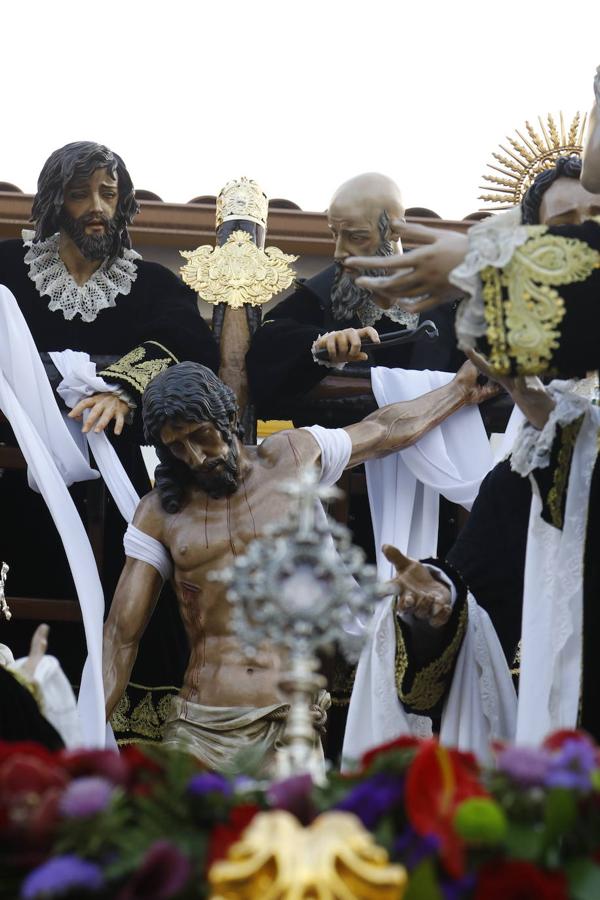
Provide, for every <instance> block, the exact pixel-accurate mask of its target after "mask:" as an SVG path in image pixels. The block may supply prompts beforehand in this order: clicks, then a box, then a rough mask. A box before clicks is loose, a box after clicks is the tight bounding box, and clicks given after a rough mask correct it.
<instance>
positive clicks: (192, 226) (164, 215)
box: [0, 191, 473, 258]
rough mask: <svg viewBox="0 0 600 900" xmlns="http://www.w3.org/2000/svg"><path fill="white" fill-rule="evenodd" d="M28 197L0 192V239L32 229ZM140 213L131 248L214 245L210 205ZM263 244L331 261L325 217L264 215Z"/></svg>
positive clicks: (444, 224) (147, 205)
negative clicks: (148, 245)
mask: <svg viewBox="0 0 600 900" xmlns="http://www.w3.org/2000/svg"><path fill="white" fill-rule="evenodd" d="M32 200H33V196H32V195H31V194H17V193H12V192H10V191H0V239H2V238H15V237H20V235H21V230H22V229H23V228H31V227H32V226H31V223H30V222H29V216H30V215H31V203H32ZM140 206H141V211H140V213H139V215H138V216H136V219H135V222H134V224H133V226H132V228H131V236H132V238H133V243H134V246H135V244H136V243H138V244H156V245H158V246H163V247H176V248H177V249H179V250H194V249H195V248H196V247H198V246H199V245H200V244H214V240H215V204H214V203H163V202H162V201H158V200H142V201H141V204H140ZM408 221H409V222H413V223H415V224H420V225H431V226H433V227H435V228H450V229H454V230H455V231H466V230H467V229H468V228H470V227H471V225H473V222H472V221H455V220H450V219H422V218H409V219H408ZM268 224H269V228H268V234H267V245H269V244H274V245H275V246H277V247H279V248H280V249H281V250H283V251H284V252H286V253H297V254H299V255H303V256H304V255H309V256H325V257H329V258H331V256H332V251H333V246H334V243H333V241H332V239H331V234H330V232H329V229H328V227H327V217H326V215H325V213H319V212H305V211H304V210H299V209H273V210H271V211H270V212H269V223H268Z"/></svg>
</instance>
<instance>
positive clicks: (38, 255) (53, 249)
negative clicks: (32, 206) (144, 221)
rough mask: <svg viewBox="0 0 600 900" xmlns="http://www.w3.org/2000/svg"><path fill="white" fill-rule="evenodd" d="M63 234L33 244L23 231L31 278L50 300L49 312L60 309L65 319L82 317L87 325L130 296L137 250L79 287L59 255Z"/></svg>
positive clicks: (28, 235) (117, 260)
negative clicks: (117, 300) (119, 298)
mask: <svg viewBox="0 0 600 900" xmlns="http://www.w3.org/2000/svg"><path fill="white" fill-rule="evenodd" d="M58 240H59V235H58V233H57V234H53V235H52V237H49V238H47V239H46V240H45V241H39V242H37V243H35V244H34V243H33V242H32V233H31V232H30V231H24V232H23V242H24V244H25V246H26V247H29V250H28V251H27V253H26V254H25V262H26V263H27V264H28V265H29V277H30V278H31V280H32V281H33V282H34V284H35V286H36V288H37V290H38V292H39V293H40V294H41V296H42V297H44V296H46V297H50V303H49V304H48V309H49V310H51V312H55V311H56V310H57V309H59V310H60V311H61V312H62V314H63V316H64V317H65V319H73V318H74V317H75V316H76V315H78V314H79V315H80V316H81V319H82V321H83V322H93V321H94V319H95V318H96V316H97V315H98V313H99V312H100V311H101V310H103V309H108V307H111V306H116V303H115V297H116V296H117V294H128V293H129V292H130V290H131V285H132V283H133V282H134V281H135V279H136V278H137V268H136V265H135V260H136V259H141V256H140V254H139V253H136V252H135V250H127V249H124V250H123V256H122V257H119V258H118V259H116V260H115V262H114V263H113V264H112V266H111V267H110V269H107V268H106V265H105V263H103V264H102V265H101V266H100V268H99V269H97V270H96V271H95V272H94V274H93V275H92V276H91V278H89V279H88V280H87V281H86V283H85V284H84V285H81V286H80V285H78V284H77V282H76V281H75V280H74V278H73V277H72V275H70V274H69V271H68V269H67V267H66V266H65V264H64V262H63V261H62V259H61V258H60V256H59V253H58Z"/></svg>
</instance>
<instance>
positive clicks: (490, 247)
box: [449, 206, 528, 350]
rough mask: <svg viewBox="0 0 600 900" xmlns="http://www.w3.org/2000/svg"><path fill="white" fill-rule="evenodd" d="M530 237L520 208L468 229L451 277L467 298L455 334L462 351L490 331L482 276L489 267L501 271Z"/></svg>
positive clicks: (457, 315) (459, 311) (460, 312)
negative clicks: (464, 251)
mask: <svg viewBox="0 0 600 900" xmlns="http://www.w3.org/2000/svg"><path fill="white" fill-rule="evenodd" d="M527 237H528V232H527V227H526V226H525V225H521V207H520V206H516V207H515V208H514V209H510V210H508V212H506V213H503V214H502V215H500V216H491V217H490V218H489V219H485V220H484V221H483V222H480V223H479V224H477V225H473V227H472V228H470V229H469V231H468V238H469V250H468V252H467V255H466V256H465V258H464V260H463V262H462V263H461V264H460V265H459V266H457V267H456V268H455V269H454V270H453V271H452V272H451V273H450V275H449V280H450V281H451V282H452V284H454V285H455V286H456V287H457V288H459V289H460V290H461V291H462V292H463V293H464V294H465V295H466V297H465V299H464V300H463V301H462V303H461V304H460V306H459V308H458V312H457V314H456V334H457V336H458V342H459V347H460V348H461V349H463V350H464V349H472V348H474V347H475V344H476V341H477V339H478V338H480V337H482V336H483V335H484V334H485V332H486V329H487V323H486V320H485V313H484V307H483V296H482V293H481V278H480V277H479V273H480V272H481V270H482V269H485V268H486V267H487V266H494V268H496V269H501V268H502V267H503V266H505V265H506V264H507V263H508V262H509V261H510V259H511V258H512V255H513V253H514V252H515V249H516V248H517V247H520V246H521V244H524V243H525V241H526V240H527Z"/></svg>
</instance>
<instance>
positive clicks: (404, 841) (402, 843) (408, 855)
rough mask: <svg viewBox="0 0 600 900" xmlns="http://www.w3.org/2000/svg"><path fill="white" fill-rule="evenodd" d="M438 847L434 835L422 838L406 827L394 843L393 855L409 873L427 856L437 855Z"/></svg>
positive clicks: (437, 840)
mask: <svg viewBox="0 0 600 900" xmlns="http://www.w3.org/2000/svg"><path fill="white" fill-rule="evenodd" d="M439 847H440V840H439V838H438V837H436V835H434V834H427V835H425V836H422V835H420V834H417V832H416V831H414V830H413V829H412V828H411V827H410V825H408V826H407V827H406V829H405V831H403V832H402V834H401V835H400V837H399V838H397V839H396V841H395V842H394V848H393V855H394V858H395V859H400V860H401V862H403V863H404V865H405V866H406V868H407V869H408V870H409V872H410V871H412V869H414V868H416V866H418V865H419V863H421V862H423V860H424V859H427V857H428V856H433V855H434V853H437V851H438V850H439Z"/></svg>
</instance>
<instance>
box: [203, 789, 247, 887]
mask: <svg viewBox="0 0 600 900" xmlns="http://www.w3.org/2000/svg"><path fill="white" fill-rule="evenodd" d="M258 812H260V808H259V807H258V806H255V805H254V804H251V803H245V804H242V805H240V806H236V807H234V808H233V809H232V810H231V813H230V814H229V820H228V821H227V822H221V823H219V824H218V825H215V827H214V828H213V831H212V834H211V836H210V844H209V847H208V853H207V856H206V871H208V870H209V869H210V867H211V866H212V864H213V863H214V862H216V860H218V859H224V858H225V857H226V856H227V853H228V851H229V848H230V847H231V846H232V844H235V842H236V841H237V840H239V838H240V835H241V834H242V832H243V831H244V829H245V828H246V826H247V825H249V824H250V822H251V821H252V819H253V818H254V816H255V815H256V813H258Z"/></svg>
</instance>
